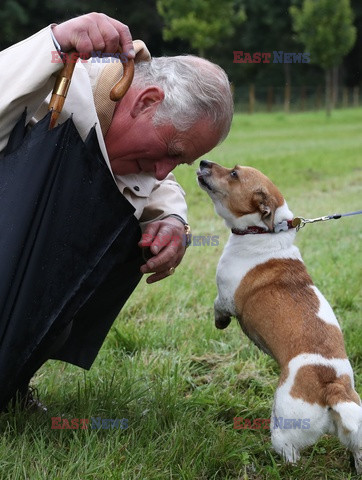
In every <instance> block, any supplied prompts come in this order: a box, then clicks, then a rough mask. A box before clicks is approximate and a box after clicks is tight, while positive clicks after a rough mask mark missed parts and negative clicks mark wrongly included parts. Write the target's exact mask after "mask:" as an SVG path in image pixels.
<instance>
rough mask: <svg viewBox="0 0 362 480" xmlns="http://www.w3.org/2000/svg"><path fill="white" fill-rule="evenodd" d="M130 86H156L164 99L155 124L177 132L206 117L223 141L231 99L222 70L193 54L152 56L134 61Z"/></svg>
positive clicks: (156, 114) (228, 121)
mask: <svg viewBox="0 0 362 480" xmlns="http://www.w3.org/2000/svg"><path fill="white" fill-rule="evenodd" d="M133 85H134V86H135V87H138V88H145V87H148V86H151V85H157V86H159V87H160V88H162V90H163V91H164V94H165V98H164V100H163V101H162V103H161V104H160V106H159V107H158V108H157V110H156V113H155V115H154V118H153V122H154V124H155V125H164V124H169V123H172V125H173V126H174V127H175V128H176V130H179V131H185V130H188V129H189V128H191V127H192V126H193V125H194V124H195V123H196V122H197V121H198V120H201V119H205V118H206V119H207V120H209V121H211V124H212V125H214V126H215V129H216V131H217V132H218V133H219V135H220V141H222V140H224V139H225V137H226V136H227V134H228V133H229V130H230V125H231V120H232V116H233V99H232V94H231V89H230V84H229V80H228V77H227V75H226V73H225V72H224V70H223V69H222V68H221V67H219V66H218V65H215V64H214V63H211V62H209V61H207V60H205V59H200V58H198V57H195V56H193V55H181V56H176V57H155V58H153V59H152V60H151V61H150V62H140V63H138V64H136V67H135V76H134V80H133Z"/></svg>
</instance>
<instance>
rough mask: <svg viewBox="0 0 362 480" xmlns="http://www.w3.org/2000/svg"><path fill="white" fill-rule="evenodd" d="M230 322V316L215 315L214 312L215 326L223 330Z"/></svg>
mask: <svg viewBox="0 0 362 480" xmlns="http://www.w3.org/2000/svg"><path fill="white" fill-rule="evenodd" d="M230 322H231V317H227V316H222V315H216V313H215V327H216V328H219V329H220V330H223V329H224V328H226V327H227V326H228V325H229V324H230Z"/></svg>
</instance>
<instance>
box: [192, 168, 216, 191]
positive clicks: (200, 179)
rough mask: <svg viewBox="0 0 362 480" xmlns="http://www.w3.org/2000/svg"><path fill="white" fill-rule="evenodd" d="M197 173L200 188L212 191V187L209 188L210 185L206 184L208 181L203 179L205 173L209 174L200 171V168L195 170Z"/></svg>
mask: <svg viewBox="0 0 362 480" xmlns="http://www.w3.org/2000/svg"><path fill="white" fill-rule="evenodd" d="M196 174H197V180H198V182H199V185H200V187H201V188H206V189H207V190H210V192H212V191H213V189H212V188H211V186H210V185H209V184H208V182H207V181H206V180H205V176H207V175H210V174H209V173H208V174H207V173H204V172H202V171H201V170H198V171H197V172H196Z"/></svg>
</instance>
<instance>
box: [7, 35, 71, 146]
mask: <svg viewBox="0 0 362 480" xmlns="http://www.w3.org/2000/svg"><path fill="white" fill-rule="evenodd" d="M55 51H56V49H55V46H54V43H53V40H52V37H51V26H48V27H46V28H44V29H43V30H41V31H40V32H38V33H36V34H35V35H33V36H31V37H29V38H27V39H25V40H23V41H22V42H19V43H17V44H15V45H13V46H11V47H9V48H7V49H6V50H3V51H2V52H0V71H1V76H0V92H2V93H1V95H0V152H1V151H2V150H3V149H4V148H5V146H6V144H7V141H8V137H9V135H10V132H11V130H12V129H13V127H14V125H15V123H16V122H17V120H18V119H19V117H20V115H21V114H22V113H23V111H24V109H25V107H27V121H28V120H30V119H31V118H32V116H33V115H34V113H35V112H36V110H37V109H38V108H39V106H40V105H41V103H42V102H43V100H44V99H45V97H46V96H47V95H48V94H49V93H50V92H51V90H52V89H53V86H54V81H55V77H54V76H53V75H54V74H57V73H58V71H59V70H61V68H62V67H63V64H62V63H55V62H54V61H53V62H52V60H53V54H52V52H55ZM5 92H6V93H5Z"/></svg>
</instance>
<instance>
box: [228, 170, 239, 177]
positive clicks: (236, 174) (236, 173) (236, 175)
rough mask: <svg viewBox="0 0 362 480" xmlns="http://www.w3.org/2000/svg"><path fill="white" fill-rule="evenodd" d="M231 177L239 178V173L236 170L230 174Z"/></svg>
mask: <svg viewBox="0 0 362 480" xmlns="http://www.w3.org/2000/svg"><path fill="white" fill-rule="evenodd" d="M230 176H231V177H232V178H238V172H237V171H236V170H232V171H231V172H230Z"/></svg>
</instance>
